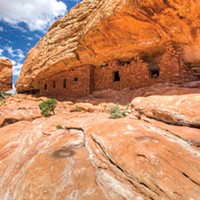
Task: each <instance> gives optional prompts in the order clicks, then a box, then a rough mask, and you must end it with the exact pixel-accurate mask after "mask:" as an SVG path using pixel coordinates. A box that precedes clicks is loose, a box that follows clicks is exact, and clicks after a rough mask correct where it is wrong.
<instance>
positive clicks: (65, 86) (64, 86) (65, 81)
mask: <svg viewBox="0 0 200 200" xmlns="http://www.w3.org/2000/svg"><path fill="white" fill-rule="evenodd" d="M63 88H67V80H66V79H64V81H63Z"/></svg>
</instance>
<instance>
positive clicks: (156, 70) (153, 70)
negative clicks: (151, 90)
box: [149, 64, 160, 78]
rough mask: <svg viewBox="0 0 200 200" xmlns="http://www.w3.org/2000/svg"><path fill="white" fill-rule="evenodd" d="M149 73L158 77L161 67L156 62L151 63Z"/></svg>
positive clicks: (153, 76)
mask: <svg viewBox="0 0 200 200" xmlns="http://www.w3.org/2000/svg"><path fill="white" fill-rule="evenodd" d="M149 75H150V77H151V78H158V77H159V75H160V68H159V67H158V66H157V65H155V64H149Z"/></svg>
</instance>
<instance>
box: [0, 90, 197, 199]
mask: <svg viewBox="0 0 200 200" xmlns="http://www.w3.org/2000/svg"><path fill="white" fill-rule="evenodd" d="M24 97H25V96H24V95H21V97H20V95H18V96H17V100H18V102H20V103H21V104H19V103H18V104H16V102H15V101H17V100H16V99H15V100H14V99H12V97H11V98H9V103H8V104H7V103H5V104H4V107H3V108H4V109H3V110H0V116H1V115H4V110H6V108H7V109H10V111H11V109H12V106H13V105H15V106H14V107H15V111H16V112H14V111H13V112H10V116H9V118H10V119H14V118H15V117H16V113H18V114H20V113H21V115H22V113H23V114H24V116H23V117H21V118H18V119H17V122H16V121H10V122H9V121H8V120H7V124H6V123H3V124H1V126H0V197H1V199H5V200H11V199H12V200H24V199H27V200H41V199H42V200H64V199H66V200H142V199H144V200H146V199H155V200H160V199H167V200H168V199H169V200H174V199H176V200H183V199H184V200H188V199H194V200H198V199H199V194H200V151H199V147H200V134H199V133H200V131H199V124H200V119H199V115H198V114H199V109H200V101H199V98H200V96H199V94H193V95H191V94H190V95H177V96H175V95H174V96H151V97H147V98H145V97H143V98H136V99H135V100H133V101H132V104H131V106H130V107H129V109H128V114H127V116H126V117H125V118H122V119H110V118H109V114H108V113H107V111H106V108H108V107H109V105H110V104H106V103H105V102H104V105H101V104H99V105H92V104H89V103H77V104H73V102H65V101H63V102H58V105H57V108H56V110H55V115H53V116H51V117H48V118H44V117H42V116H41V115H40V114H39V112H38V113H37V115H36V114H35V113H34V112H33V110H37V111H39V110H38V109H36V107H34V106H33V105H36V104H38V103H39V102H38V101H41V99H34V98H30V97H27V98H24ZM22 105H23V106H22ZM75 106H77V108H79V109H75ZM121 107H122V106H121ZM122 108H123V107H122ZM25 114H26V115H25ZM26 116H29V118H28V117H26ZM4 117H6V116H5V115H4ZM8 123H10V124H8Z"/></svg>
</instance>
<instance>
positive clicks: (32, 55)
mask: <svg viewBox="0 0 200 200" xmlns="http://www.w3.org/2000/svg"><path fill="white" fill-rule="evenodd" d="M199 27H200V2H199V1H197V0H180V1H175V0H170V1H169V0H168V1H162V0H149V1H146V0H140V1H139V0H138V1H132V0H116V1H113V0H94V1H90V0H84V1H83V2H81V3H80V4H78V5H77V6H75V8H73V9H72V10H70V12H69V13H68V14H67V15H66V16H65V17H63V18H62V19H59V20H58V21H57V22H55V23H54V24H53V25H52V26H51V28H50V29H49V32H48V33H47V34H46V36H45V37H44V38H42V39H41V40H40V41H39V42H38V43H37V44H36V46H35V47H34V48H33V49H31V50H30V52H29V53H28V55H27V59H26V61H25V63H24V66H23V68H22V72H21V74H20V77H19V79H18V81H17V85H16V87H17V90H18V91H25V90H31V89H38V88H39V85H38V82H39V80H40V79H44V78H47V77H51V76H52V75H54V74H57V73H59V72H63V71H66V70H67V69H69V68H73V67H77V66H83V65H94V66H96V67H98V66H101V65H105V64H106V63H108V62H110V61H113V60H122V61H124V60H125V61H126V60H138V58H143V59H144V60H145V61H147V62H149V64H152V63H157V62H160V59H161V57H162V60H163V61H162V62H161V65H162V63H164V67H165V63H168V62H172V64H173V62H174V61H173V60H171V59H172V57H174V55H178V56H179V59H180V60H181V62H182V65H184V66H185V67H186V70H190V69H193V72H194V73H197V74H198V75H199V69H200V68H199V65H200V51H199V49H200V28H199ZM169 42H171V43H172V44H174V45H175V47H176V48H175V49H173V48H172V49H171V53H170V54H169V55H165V52H166V46H167V45H166V44H169ZM173 59H174V58H173ZM178 62H179V61H178ZM166 66H168V65H166Z"/></svg>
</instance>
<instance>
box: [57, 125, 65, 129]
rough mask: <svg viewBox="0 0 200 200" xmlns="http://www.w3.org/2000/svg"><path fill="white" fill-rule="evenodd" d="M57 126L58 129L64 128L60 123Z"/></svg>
mask: <svg viewBox="0 0 200 200" xmlns="http://www.w3.org/2000/svg"><path fill="white" fill-rule="evenodd" d="M56 128H57V129H64V128H63V127H62V125H60V124H58V125H57V126H56Z"/></svg>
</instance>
